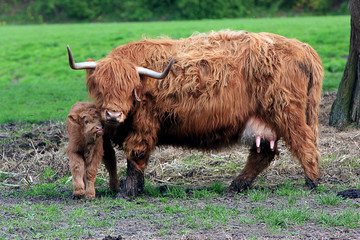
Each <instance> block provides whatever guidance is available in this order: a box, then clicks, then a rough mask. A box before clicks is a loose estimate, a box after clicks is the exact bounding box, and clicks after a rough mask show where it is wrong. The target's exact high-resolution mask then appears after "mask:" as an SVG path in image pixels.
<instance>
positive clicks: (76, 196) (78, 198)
mask: <svg viewBox="0 0 360 240" xmlns="http://www.w3.org/2000/svg"><path fill="white" fill-rule="evenodd" d="M72 199H73V200H83V199H85V194H83V195H75V194H73V195H72Z"/></svg>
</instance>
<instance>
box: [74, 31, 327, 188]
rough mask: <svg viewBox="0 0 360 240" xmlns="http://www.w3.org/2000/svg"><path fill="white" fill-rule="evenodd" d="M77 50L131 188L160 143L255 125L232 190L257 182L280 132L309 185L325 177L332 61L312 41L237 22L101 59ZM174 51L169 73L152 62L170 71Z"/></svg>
mask: <svg viewBox="0 0 360 240" xmlns="http://www.w3.org/2000/svg"><path fill="white" fill-rule="evenodd" d="M68 51H69V60H70V66H71V67H72V68H74V69H88V70H87V87H88V90H89V94H90V96H92V97H93V98H94V99H95V100H96V106H97V108H98V109H99V110H100V111H101V117H102V119H103V120H104V121H105V122H106V125H107V126H112V127H113V128H114V129H115V130H114V131H113V134H112V135H111V136H110V138H112V140H113V142H114V143H116V144H118V145H119V146H121V147H122V148H123V149H124V152H125V154H126V156H127V163H128V168H127V179H126V183H125V191H126V193H127V194H128V195H137V194H138V192H141V191H142V189H143V186H144V170H145V167H146V165H147V163H148V159H149V155H150V153H151V151H152V150H153V149H154V148H155V145H156V144H178V145H188V146H190V147H200V148H213V147H217V146H220V145H224V144H229V143H232V142H236V141H237V140H238V139H239V137H241V136H242V134H243V133H244V131H245V129H246V128H247V132H250V134H252V135H253V136H254V138H255V143H254V145H253V147H252V148H251V149H250V154H249V157H248V160H247V163H246V165H245V167H244V169H243V170H242V171H241V173H240V175H239V176H238V177H237V178H235V179H234V181H233V182H232V184H231V185H230V187H229V190H230V191H242V190H244V189H246V188H248V187H249V186H250V184H251V183H252V181H253V180H254V179H255V177H256V176H257V175H258V174H259V173H260V172H261V171H263V170H264V169H265V168H266V167H268V166H269V164H270V162H271V161H272V160H273V159H274V157H275V155H276V154H278V151H277V141H278V139H280V138H282V139H283V140H284V141H285V143H286V145H287V146H288V147H289V149H290V150H291V152H292V154H293V155H294V156H295V157H296V158H297V159H298V160H299V162H300V164H301V165H302V167H303V169H304V172H305V179H306V183H307V185H308V186H309V187H311V188H313V187H315V186H316V185H317V180H318V176H319V172H318V164H319V162H320V155H319V152H318V118H317V115H318V108H319V101H320V97H321V96H320V94H321V82H322V78H323V69H322V64H321V60H320V58H319V56H318V55H317V53H316V52H315V51H314V49H312V48H311V47H310V46H309V45H308V44H305V43H302V42H300V41H298V40H295V39H287V38H285V37H282V36H278V35H275V34H270V33H248V32H245V31H239V32H236V31H230V30H227V31H221V32H210V33H208V34H196V35H194V36H192V37H190V38H186V39H181V40H171V39H157V40H148V39H144V40H141V41H139V42H133V43H129V44H126V45H123V46H119V47H117V48H116V49H114V50H112V51H111V52H110V54H109V55H108V56H106V57H105V58H103V59H101V60H98V61H96V62H90V61H89V62H83V63H75V62H74V60H73V58H72V56H71V52H70V50H69V49H68ZM173 56H174V57H175V62H174V64H173V66H172V67H171V69H170V72H169V74H168V76H167V77H165V76H164V75H166V74H164V75H161V74H157V73H152V72H150V73H149V72H148V71H147V69H144V68H149V69H155V70H162V69H164V68H165V67H166V65H167V63H168V62H169V60H170V59H171V58H172V57H173ZM170 65H171V64H170ZM167 70H169V66H168V68H167ZM165 72H166V71H165ZM159 75H160V76H159ZM164 77H165V78H164ZM153 78H164V79H162V80H154V79H153ZM116 127H117V128H116ZM261 137H264V139H263V140H261V145H260V141H259V140H260V138H261ZM260 147H261V149H259V148H260Z"/></svg>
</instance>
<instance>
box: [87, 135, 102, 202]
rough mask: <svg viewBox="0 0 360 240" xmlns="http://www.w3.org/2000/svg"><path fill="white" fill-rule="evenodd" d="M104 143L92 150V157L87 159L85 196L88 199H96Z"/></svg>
mask: <svg viewBox="0 0 360 240" xmlns="http://www.w3.org/2000/svg"><path fill="white" fill-rule="evenodd" d="M102 148H103V146H102V142H100V144H98V145H96V148H94V149H92V151H91V152H90V155H89V156H88V157H87V158H86V164H85V176H84V180H85V196H86V198H87V199H95V179H96V174H97V172H98V169H99V166H100V163H101V160H102V157H103V151H102Z"/></svg>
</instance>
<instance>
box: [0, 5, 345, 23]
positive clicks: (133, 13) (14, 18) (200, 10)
mask: <svg viewBox="0 0 360 240" xmlns="http://www.w3.org/2000/svg"><path fill="white" fill-rule="evenodd" d="M346 5H347V1H346V0H227V1H223V0H122V1H119V0H36V1H35V0H2V1H0V24H7V23H61V22H108V21H153V20H181V19H204V18H205V19H219V18H240V17H270V16H293V15H309V14H311V15H314V14H315V15H326V14H348V11H347V8H346Z"/></svg>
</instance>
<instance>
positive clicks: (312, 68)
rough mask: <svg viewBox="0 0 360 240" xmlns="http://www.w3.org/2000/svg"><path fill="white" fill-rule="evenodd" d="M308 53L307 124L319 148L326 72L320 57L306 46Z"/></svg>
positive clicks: (306, 64) (306, 65)
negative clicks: (320, 115) (321, 105)
mask: <svg viewBox="0 0 360 240" xmlns="http://www.w3.org/2000/svg"><path fill="white" fill-rule="evenodd" d="M306 50H307V52H308V56H307V62H306V63H305V69H306V72H307V74H306V75H307V77H308V81H309V82H308V89H307V107H306V123H307V125H308V126H309V127H310V128H311V129H312V130H313V132H314V137H315V139H314V141H315V145H316V146H317V147H318V146H319V120H318V114H319V108H320V100H321V90H322V79H323V76H324V70H323V67H322V64H321V59H320V57H319V55H318V54H317V53H316V52H315V50H314V49H313V48H311V47H310V46H306Z"/></svg>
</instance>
